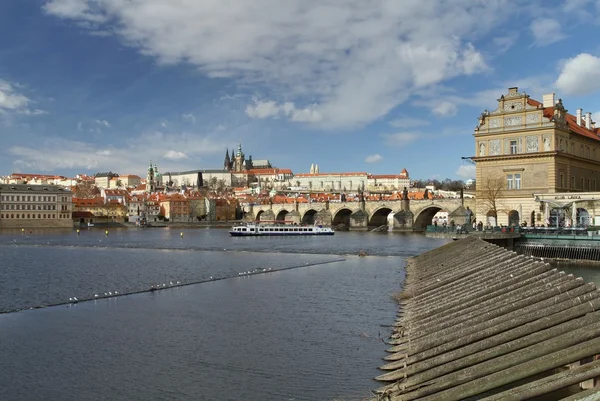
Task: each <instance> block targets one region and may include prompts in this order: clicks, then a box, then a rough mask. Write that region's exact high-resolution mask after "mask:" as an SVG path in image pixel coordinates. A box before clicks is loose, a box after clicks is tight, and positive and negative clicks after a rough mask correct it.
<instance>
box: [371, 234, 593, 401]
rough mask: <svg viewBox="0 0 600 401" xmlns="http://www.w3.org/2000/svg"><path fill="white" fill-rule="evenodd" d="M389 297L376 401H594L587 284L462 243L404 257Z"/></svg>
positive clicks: (476, 243)
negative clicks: (388, 331) (401, 276)
mask: <svg viewBox="0 0 600 401" xmlns="http://www.w3.org/2000/svg"><path fill="white" fill-rule="evenodd" d="M398 298H399V300H400V310H399V313H398V318H397V319H396V322H395V323H394V330H393V334H392V336H391V339H390V341H389V343H390V344H391V345H392V347H391V348H389V349H388V350H387V351H388V352H389V355H388V356H386V357H385V358H384V359H385V360H386V361H387V362H388V363H387V364H385V365H383V366H381V369H382V370H384V371H385V373H383V374H381V375H380V376H378V377H377V378H376V380H378V381H381V382H385V383H387V384H386V385H384V386H383V387H381V388H379V389H378V390H376V391H374V394H375V395H376V398H375V399H376V400H378V401H382V400H385V401H405V400H444V401H451V400H462V399H477V400H488V401H491V400H526V399H536V400H542V399H543V400H584V399H586V400H599V399H600V387H598V388H596V387H595V385H596V382H597V378H599V377H600V360H596V359H598V358H597V355H600V311H598V310H599V309H600V292H599V291H598V290H597V289H596V286H595V285H594V284H592V283H585V282H584V281H583V280H582V279H581V278H575V277H573V276H572V275H567V274H565V273H564V272H561V271H558V270H557V269H553V268H552V267H551V266H550V265H549V264H546V263H542V262H539V261H536V260H534V259H532V258H530V257H526V256H523V255H518V254H516V253H514V252H511V251H507V250H505V249H503V248H501V247H499V246H496V245H493V244H490V243H488V242H485V241H483V240H481V239H479V238H475V237H467V238H464V239H461V240H458V241H454V242H452V243H449V244H447V245H445V246H442V247H440V248H437V249H434V250H432V251H429V252H426V253H423V254H421V255H419V256H417V257H414V258H411V259H409V260H408V261H407V266H406V280H405V283H404V288H403V290H402V292H401V293H400V294H399V296H398ZM537 397H541V398H537Z"/></svg>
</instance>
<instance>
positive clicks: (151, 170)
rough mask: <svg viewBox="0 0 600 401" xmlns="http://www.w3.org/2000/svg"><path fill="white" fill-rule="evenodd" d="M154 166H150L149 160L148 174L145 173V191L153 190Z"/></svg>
mask: <svg viewBox="0 0 600 401" xmlns="http://www.w3.org/2000/svg"><path fill="white" fill-rule="evenodd" d="M154 189H155V185H154V167H153V166H152V162H150V167H148V174H146V192H147V193H149V194H150V193H152V192H154Z"/></svg>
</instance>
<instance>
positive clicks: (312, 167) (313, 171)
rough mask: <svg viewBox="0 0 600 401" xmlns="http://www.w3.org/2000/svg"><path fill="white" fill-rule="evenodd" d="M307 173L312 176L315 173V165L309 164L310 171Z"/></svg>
mask: <svg viewBox="0 0 600 401" xmlns="http://www.w3.org/2000/svg"><path fill="white" fill-rule="evenodd" d="M309 173H310V174H314V173H315V164H314V163H311V164H310V170H309Z"/></svg>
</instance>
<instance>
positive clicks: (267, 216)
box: [260, 209, 275, 221]
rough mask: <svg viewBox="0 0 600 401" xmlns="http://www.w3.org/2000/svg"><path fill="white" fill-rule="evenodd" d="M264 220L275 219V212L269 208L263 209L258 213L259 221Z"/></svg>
mask: <svg viewBox="0 0 600 401" xmlns="http://www.w3.org/2000/svg"><path fill="white" fill-rule="evenodd" d="M265 220H271V221H273V220H275V213H273V211H272V210H271V209H269V210H265V211H264V212H262V213H261V215H260V221H265Z"/></svg>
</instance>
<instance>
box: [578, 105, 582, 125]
mask: <svg viewBox="0 0 600 401" xmlns="http://www.w3.org/2000/svg"><path fill="white" fill-rule="evenodd" d="M581 113H583V109H577V125H579V126H580V127H581Z"/></svg>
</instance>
